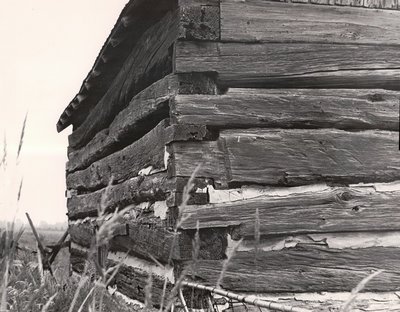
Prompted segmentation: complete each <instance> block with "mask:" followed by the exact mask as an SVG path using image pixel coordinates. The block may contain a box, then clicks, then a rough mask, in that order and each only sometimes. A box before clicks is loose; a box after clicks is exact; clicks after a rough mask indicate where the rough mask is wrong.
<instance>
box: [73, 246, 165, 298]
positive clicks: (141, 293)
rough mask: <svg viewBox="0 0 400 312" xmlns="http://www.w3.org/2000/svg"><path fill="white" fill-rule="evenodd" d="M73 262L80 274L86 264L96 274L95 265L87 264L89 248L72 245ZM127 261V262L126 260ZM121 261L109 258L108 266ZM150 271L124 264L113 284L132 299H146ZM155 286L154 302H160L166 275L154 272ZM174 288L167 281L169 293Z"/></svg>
mask: <svg viewBox="0 0 400 312" xmlns="http://www.w3.org/2000/svg"><path fill="white" fill-rule="evenodd" d="M70 252H71V264H72V269H73V270H74V271H75V272H78V273H80V274H82V273H84V268H85V265H86V266H87V267H88V268H89V270H88V271H86V272H88V273H89V274H95V272H96V271H95V269H94V265H93V264H91V265H89V266H88V265H87V255H88V250H87V249H84V248H81V247H79V248H78V247H77V246H75V247H72V248H71V250H70ZM124 263H125V262H124ZM119 264H120V263H119V261H115V260H113V259H107V263H106V265H107V267H112V266H117V265H119ZM148 280H149V272H147V271H144V270H142V269H141V268H136V267H133V266H130V265H127V264H122V265H121V266H120V267H119V269H118V272H117V274H116V275H115V277H114V279H113V281H112V283H111V285H112V286H116V287H117V290H118V291H119V292H121V293H122V294H124V295H126V296H128V297H129V298H132V299H137V300H141V301H144V299H145V287H146V285H147V284H148ZM152 280H153V285H152V286H153V287H152V289H151V293H152V298H153V303H154V304H156V305H157V304H159V302H160V299H161V297H162V293H163V286H164V277H162V276H160V275H157V274H152ZM171 288H172V286H171V283H170V282H168V283H167V294H166V296H168V294H169V290H170V289H171Z"/></svg>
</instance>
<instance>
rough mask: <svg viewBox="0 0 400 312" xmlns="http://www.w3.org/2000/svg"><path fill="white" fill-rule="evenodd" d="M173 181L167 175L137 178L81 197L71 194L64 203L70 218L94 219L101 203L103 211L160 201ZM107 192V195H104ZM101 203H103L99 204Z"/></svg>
mask: <svg viewBox="0 0 400 312" xmlns="http://www.w3.org/2000/svg"><path fill="white" fill-rule="evenodd" d="M175 182H176V179H168V178H167V176H166V173H158V174H154V175H150V176H138V177H134V178H132V179H129V180H127V181H125V182H123V183H120V184H117V185H112V186H110V187H109V189H108V191H107V190H106V188H104V189H101V190H98V191H95V192H92V193H88V194H82V195H72V196H71V198H68V200H67V206H68V217H69V219H72V220H74V219H77V218H82V217H92V216H97V212H98V208H99V207H100V206H101V205H102V204H103V208H104V210H105V211H106V212H112V211H114V210H115V209H117V208H118V209H119V210H121V209H123V208H125V207H127V206H129V205H132V204H134V205H137V204H140V203H142V202H155V201H163V200H166V199H167V198H168V196H169V195H170V192H172V190H174V185H175ZM106 192H107V193H106ZM102 200H103V201H102Z"/></svg>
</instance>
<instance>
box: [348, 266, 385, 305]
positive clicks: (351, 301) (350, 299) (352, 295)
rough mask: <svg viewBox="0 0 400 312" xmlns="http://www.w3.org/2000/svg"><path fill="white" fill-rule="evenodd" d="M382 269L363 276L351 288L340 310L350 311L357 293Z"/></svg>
mask: <svg viewBox="0 0 400 312" xmlns="http://www.w3.org/2000/svg"><path fill="white" fill-rule="evenodd" d="M382 272H383V270H379V271H376V272H374V273H372V274H370V275H368V276H367V277H365V278H364V279H363V280H362V281H361V282H360V283H358V285H357V286H356V287H354V288H353V290H352V291H351V294H350V296H349V298H348V299H347V300H346V302H345V303H344V304H343V305H342V307H341V309H340V312H350V311H351V310H350V309H351V306H352V305H353V303H354V301H355V300H356V299H357V296H358V294H359V293H360V292H361V291H362V290H363V289H364V288H365V286H366V285H367V284H368V283H369V282H370V281H371V280H372V279H373V278H374V277H376V276H378V275H379V274H381V273H382Z"/></svg>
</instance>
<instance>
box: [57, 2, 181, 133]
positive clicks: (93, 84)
mask: <svg viewBox="0 0 400 312" xmlns="http://www.w3.org/2000/svg"><path fill="white" fill-rule="evenodd" d="M174 7H176V4H175V3H174V1H170V0H136V1H130V2H129V3H127V5H126V6H125V8H124V9H123V11H122V12H121V15H120V16H119V18H118V21H117V23H116V25H115V26H114V28H113V30H112V31H111V34H110V36H109V37H108V38H107V40H106V42H105V43H104V45H103V47H102V49H101V51H100V53H99V55H98V57H97V59H96V61H95V63H94V65H93V68H92V69H91V71H90V72H89V74H88V75H87V77H86V78H85V80H84V81H83V83H82V86H81V88H80V90H79V92H78V94H77V95H76V96H75V98H74V99H73V100H72V101H71V103H70V104H69V105H68V107H67V108H66V109H65V111H64V113H63V114H62V115H61V117H60V120H59V122H58V123H57V130H58V131H62V130H63V129H64V128H66V127H67V126H68V125H70V124H71V123H72V124H73V125H74V128H75V129H76V128H77V127H79V126H80V124H81V123H82V122H83V121H84V120H85V119H86V117H87V116H88V114H89V113H90V111H91V110H92V109H93V107H94V106H96V104H97V103H98V102H99V100H100V99H101V98H102V97H103V96H104V94H105V93H106V91H107V90H108V88H109V87H110V85H111V84H112V82H113V80H114V78H115V77H116V76H117V74H118V72H119V71H120V69H121V68H122V66H123V64H124V62H125V60H126V59H127V57H128V56H129V54H130V52H131V51H132V49H133V48H135V45H136V44H137V42H138V41H139V39H140V37H141V35H143V33H144V32H145V31H146V30H147V29H149V28H150V27H151V26H152V25H153V24H155V23H156V22H157V21H158V20H160V19H161V17H162V16H164V15H165V13H166V12H168V11H171V10H173V8H174Z"/></svg>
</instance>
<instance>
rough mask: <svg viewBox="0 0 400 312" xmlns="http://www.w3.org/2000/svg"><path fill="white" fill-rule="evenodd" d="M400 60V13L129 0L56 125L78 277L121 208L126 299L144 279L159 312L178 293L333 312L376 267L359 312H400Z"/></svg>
mask: <svg viewBox="0 0 400 312" xmlns="http://www.w3.org/2000/svg"><path fill="white" fill-rule="evenodd" d="M399 45H400V3H399V0H289V1H268V0H245V1H239V0H131V1H129V3H127V5H126V6H125V8H124V9H123V11H122V13H121V15H120V16H119V18H118V20H117V22H116V24H115V26H114V28H113V30H112V31H111V34H110V36H109V37H108V39H107V40H106V42H105V44H104V46H103V47H102V49H101V51H100V53H99V55H98V57H97V59H96V60H95V63H94V65H93V68H92V69H91V71H90V72H89V74H88V75H87V77H86V78H85V79H84V81H83V83H82V86H81V88H80V90H79V92H78V93H77V95H76V96H75V97H74V98H73V100H72V101H71V102H70V104H69V105H68V106H67V108H66V109H65V110H64V112H63V113H62V115H61V117H60V119H59V121H58V123H57V130H58V131H62V130H63V129H65V128H66V127H68V126H70V125H71V126H72V127H73V131H72V134H71V135H70V136H69V147H68V162H67V165H66V186H67V197H68V200H67V206H68V207H67V208H68V219H69V233H70V236H71V240H72V245H71V248H70V251H71V263H72V267H73V269H74V271H76V272H80V273H82V271H83V267H84V264H85V261H86V258H87V255H88V254H89V249H90V245H91V242H92V241H93V237H95V233H96V228H98V226H99V224H101V223H102V222H104V218H105V216H104V215H103V216H99V214H101V213H99V211H103V212H105V213H113V212H115V211H117V209H118V210H119V211H121V210H123V209H125V208H126V209H125V210H123V211H124V214H123V218H122V220H120V221H119V226H118V227H117V229H116V230H115V231H114V232H113V235H112V237H111V240H110V241H109V243H108V246H107V249H106V252H105V264H107V265H113V264H115V263H118V262H119V261H120V259H122V258H125V255H126V254H127V258H126V260H125V261H124V262H123V265H122V266H121V268H120V270H119V271H118V273H117V274H116V276H115V278H114V281H113V284H114V287H116V288H117V291H118V292H120V293H122V294H123V295H125V296H127V297H129V298H132V299H136V300H139V301H142V302H143V301H144V300H145V287H146V285H147V281H148V280H149V275H151V276H152V280H153V282H152V303H153V305H154V306H155V307H159V306H160V304H162V301H163V286H164V285H167V287H166V289H167V292H169V291H172V289H173V287H174V284H176V283H178V282H179V280H180V279H182V278H183V279H184V280H187V281H191V282H196V283H199V284H202V285H209V286H218V287H221V288H222V289H225V290H228V291H232V292H235V293H241V294H256V295H257V296H261V297H263V298H269V299H271V300H275V301H276V302H281V303H285V304H290V305H292V306H295V307H304V308H308V309H310V310H315V311H337V310H338V309H339V308H340V306H341V305H342V304H343V302H344V301H345V300H346V299H347V297H348V294H349V292H350V291H351V290H352V289H353V288H354V287H356V285H357V284H358V283H359V282H360V281H361V280H362V279H363V278H365V277H367V276H369V275H370V274H371V273H372V272H375V271H377V270H383V272H382V273H381V274H379V275H377V276H376V277H374V278H373V279H371V280H370V281H369V282H368V283H367V285H366V286H365V288H364V289H363V293H362V294H360V296H359V297H358V299H357V300H356V301H355V303H354V306H353V311H400V299H399V298H400V207H399V203H400V153H399V101H400V47H399ZM193 174H195V177H194V178H193V179H190V177H191V176H192V175H193ZM189 180H190V182H191V185H190V188H189V190H188V188H187V185H188V181H189ZM396 198H397V199H396ZM99 207H101V209H99ZM193 242H196V244H193ZM238 242H240V244H238ZM193 245H194V246H195V247H194V248H195V249H197V251H196V252H193ZM194 257H195V258H194ZM227 257H230V260H229V262H228V264H227V265H226V263H227V262H226V259H227ZM223 267H224V274H223V276H222V279H219V276H220V275H221V274H220V272H221V270H222V268H223ZM216 284H218V285H216ZM199 302H200V303H202V300H201V299H200V300H197V301H196V302H194V303H193V300H192V302H191V304H192V306H191V307H192V308H199V307H198V306H196V305H199Z"/></svg>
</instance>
